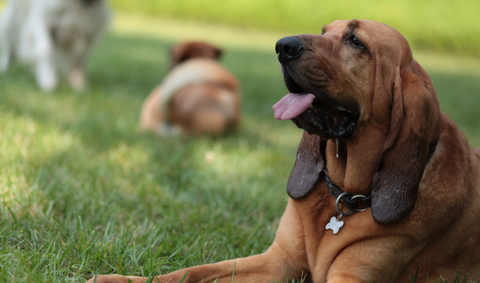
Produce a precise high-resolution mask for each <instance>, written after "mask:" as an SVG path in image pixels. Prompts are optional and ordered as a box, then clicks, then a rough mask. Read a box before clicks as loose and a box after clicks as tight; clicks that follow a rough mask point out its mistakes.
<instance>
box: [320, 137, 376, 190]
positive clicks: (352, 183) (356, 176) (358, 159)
mask: <svg viewBox="0 0 480 283" xmlns="http://www.w3.org/2000/svg"><path fill="white" fill-rule="evenodd" d="M362 143H363V141H361V140H350V141H341V140H339V141H338V146H337V141H336V140H332V139H331V140H328V142H327V147H326V150H325V158H326V166H327V168H328V172H329V176H330V179H331V180H332V182H333V183H334V184H335V185H337V186H338V187H340V188H342V189H343V190H344V191H348V192H350V193H353V194H368V193H370V192H371V186H372V180H373V177H374V175H375V171H376V169H377V168H376V164H378V160H379V158H380V156H372V155H369V154H371V152H370V153H368V152H359V150H358V149H361V148H368V147H366V146H362V145H361V144H362ZM372 152H375V150H374V151H372ZM377 152H378V151H377ZM368 159H373V160H368ZM372 164H375V166H372ZM369 167H371V168H369Z"/></svg>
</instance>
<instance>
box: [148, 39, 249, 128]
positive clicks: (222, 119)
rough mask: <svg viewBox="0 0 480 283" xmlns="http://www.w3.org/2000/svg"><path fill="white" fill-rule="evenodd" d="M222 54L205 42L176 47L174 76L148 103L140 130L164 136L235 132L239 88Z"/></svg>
mask: <svg viewBox="0 0 480 283" xmlns="http://www.w3.org/2000/svg"><path fill="white" fill-rule="evenodd" d="M221 53H222V51H221V50H220V49H219V48H217V47H214V46H211V45H209V44H206V43H203V42H186V43H182V44H180V45H177V46H175V47H174V48H173V49H172V52H171V57H172V62H171V65H170V67H171V72H170V73H169V74H168V75H167V77H166V78H165V79H164V81H163V83H162V84H161V85H160V86H158V87H157V88H155V89H154V90H153V91H152V93H151V94H150V96H149V97H147V99H146V100H145V102H144V104H143V108H142V112H141V115H140V126H141V127H142V128H143V129H147V130H150V131H152V132H155V133H158V134H161V135H164V136H169V135H176V134H180V133H183V134H185V135H202V134H208V135H212V136H217V135H220V134H223V133H225V132H230V131H233V130H234V129H235V128H236V127H237V124H238V122H239V119H240V95H239V84H238V82H237V80H236V79H235V77H234V76H233V75H232V74H231V73H230V72H229V71H227V70H226V69H225V68H223V67H222V66H221V65H220V64H219V63H218V62H217V59H218V57H219V56H220V55H221Z"/></svg>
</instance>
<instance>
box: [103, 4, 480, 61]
mask: <svg viewBox="0 0 480 283" xmlns="http://www.w3.org/2000/svg"><path fill="white" fill-rule="evenodd" d="M112 5H113V6H114V7H115V8H116V9H117V10H120V11H129V12H132V11H135V12H137V13H142V14H149V15H154V16H158V17H162V18H178V19H187V20H197V21H198V20H199V21H204V22H210V23H223V24H228V25H236V26H239V27H247V28H256V29H257V28H260V29H268V30H274V31H281V32H288V33H320V32H321V28H322V26H323V25H326V24H328V23H330V22H332V21H334V20H337V19H341V20H346V19H353V18H356V19H371V20H376V21H380V22H384V23H387V24H389V25H391V26H393V27H395V28H396V29H398V30H399V31H400V32H401V33H402V34H404V35H405V36H407V37H408V38H409V40H410V43H411V44H412V45H413V46H415V47H416V48H422V49H425V50H435V51H443V52H448V53H451V52H457V53H459V54H464V53H468V54H474V55H480V29H479V28H478V27H479V26H480V17H479V16H478V12H479V11H480V1H478V0H459V1H451V0H422V1H418V0H401V1H400V0H395V1H391V0H362V1H360V0H343V1H318V0H281V1H279V0H260V1H258V0H242V1H238V0H222V1H219V0H175V1H167V0H144V1H137V0H112Z"/></svg>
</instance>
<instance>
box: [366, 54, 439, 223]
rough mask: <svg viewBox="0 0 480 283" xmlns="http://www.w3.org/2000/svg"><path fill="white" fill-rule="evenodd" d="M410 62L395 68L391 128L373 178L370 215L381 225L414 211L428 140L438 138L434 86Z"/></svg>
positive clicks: (415, 63) (437, 111) (437, 110)
mask: <svg viewBox="0 0 480 283" xmlns="http://www.w3.org/2000/svg"><path fill="white" fill-rule="evenodd" d="M413 65H414V66H413V67H412V69H411V70H404V71H402V72H401V71H400V70H397V71H396V74H395V79H394V85H393V97H392V99H393V101H392V109H391V120H390V130H389V133H388V135H387V139H386V142H385V146H384V152H383V154H382V157H381V159H380V163H379V167H378V170H377V172H376V173H375V176H374V179H373V184H372V215H373V218H374V219H375V221H376V222H378V223H380V224H389V223H393V222H396V221H399V220H401V219H403V218H405V217H406V216H407V215H408V214H409V213H410V212H411V211H412V210H413V208H414V206H415V202H416V200H417V193H418V186H419V184H420V181H421V179H422V175H423V171H424V169H425V166H426V163H427V156H428V146H429V143H430V142H432V141H433V140H434V139H435V138H438V134H437V132H438V130H437V129H438V125H439V122H438V121H439V111H440V108H439V104H438V100H437V96H436V92H435V89H434V88H433V85H432V83H431V81H430V78H429V77H428V75H427V74H426V72H425V71H424V70H423V69H422V67H421V66H420V65H419V64H418V63H417V62H415V61H414V63H413ZM435 135H437V136H435Z"/></svg>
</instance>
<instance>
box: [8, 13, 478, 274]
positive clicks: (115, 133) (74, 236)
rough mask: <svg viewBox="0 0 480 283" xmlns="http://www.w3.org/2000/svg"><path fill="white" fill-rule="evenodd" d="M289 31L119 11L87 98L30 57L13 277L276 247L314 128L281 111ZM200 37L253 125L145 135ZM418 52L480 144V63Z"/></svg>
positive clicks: (20, 109)
mask: <svg viewBox="0 0 480 283" xmlns="http://www.w3.org/2000/svg"><path fill="white" fill-rule="evenodd" d="M281 36H283V34H275V33H273V34H271V33H261V32H256V33H250V32H245V31H244V30H238V29H229V28H227V27H217V26H211V25H208V24H188V23H187V24H185V23H181V22H175V21H170V20H153V19H148V18H140V17H132V16H125V15H122V14H119V15H117V21H116V22H115V23H114V25H113V27H112V32H111V33H110V34H108V35H107V36H106V37H105V40H104V41H102V42H101V43H100V44H99V46H98V48H97V49H96V52H94V54H93V57H92V58H91V64H90V68H89V75H90V87H89V88H88V89H87V91H85V92H84V93H82V94H77V93H73V92H72V91H71V90H70V89H69V88H68V87H67V86H66V85H62V86H61V87H60V89H59V90H57V91H55V92H53V93H44V92H41V91H39V90H38V88H37V87H36V86H35V84H34V79H33V76H32V74H31V73H30V71H29V69H28V68H27V67H24V66H21V65H16V66H15V67H14V68H13V69H12V70H11V71H10V72H9V73H7V74H5V75H1V76H0V85H1V89H0V137H1V140H0V156H1V158H0V200H1V202H0V282H12V281H15V282H67V281H71V280H74V281H80V282H83V281H84V280H85V279H88V278H90V277H91V276H92V275H93V274H95V273H120V274H137V275H144V276H149V275H152V274H161V273H165V272H169V271H172V270H176V269H179V268H183V267H187V266H191V265H197V264H203V263H210V262H216V261H220V260H224V259H231V258H235V257H243V256H248V255H253V254H257V253H260V252H263V251H264V250H265V249H266V248H267V247H268V246H269V245H270V243H271V242H272V240H273V237H274V233H275V231H276V228H277V225H278V222H279V218H280V216H281V215H282V213H283V210H284V208H285V205H286V201H287V194H286V191H285V188H286V182H287V178H288V175H289V173H290V170H291V168H292V165H293V162H294V158H295V154H296V147H297V145H298V142H299V140H300V137H301V131H300V130H298V129H296V128H295V127H294V126H293V124H292V123H289V122H282V121H276V120H275V119H274V118H273V114H272V111H271V106H272V105H273V104H274V103H275V102H276V101H277V100H278V99H279V98H280V97H281V96H283V95H284V94H285V93H286V90H285V87H284V85H283V82H282V80H281V77H280V70H279V65H278V63H277V61H276V56H275V54H274V52H273V46H274V43H275V40H276V39H278V38H279V37H281ZM192 37H196V38H199V37H202V38H206V39H207V40H209V41H211V42H213V43H216V44H219V45H221V46H223V47H224V48H225V56H224V57H223V60H222V61H223V63H224V64H225V65H226V66H227V67H228V68H229V69H230V70H232V72H233V73H234V74H236V75H237V76H238V78H239V79H240V81H241V83H242V93H243V101H242V106H243V121H242V125H241V128H240V130H239V131H238V132H237V133H236V134H234V135H232V136H229V137H225V138H220V139H209V138H199V139H191V140H184V139H162V138H160V137H156V136H154V135H151V134H148V133H141V132H140V131H139V129H138V127H137V121H138V114H139V111H140V107H141V104H142V101H143V99H144V98H145V97H146V96H147V95H148V93H149V91H150V90H151V89H152V88H153V87H154V86H155V85H156V84H157V83H159V82H160V81H161V78H162V77H163V76H164V75H165V73H166V70H167V50H168V48H169V47H170V46H171V45H172V44H173V43H174V42H176V41H178V40H181V39H185V38H192ZM415 54H418V56H417V59H418V60H419V61H420V63H422V64H423V65H424V66H425V67H426V69H427V71H428V72H429V73H430V74H431V76H432V79H433V81H434V84H435V85H436V86H437V89H438V93H439V97H440V100H441V104H442V109H443V110H444V111H445V112H446V113H448V114H449V115H450V116H451V117H452V118H453V119H454V120H455V122H456V123H457V124H458V125H459V126H460V127H461V128H462V129H463V130H464V131H465V133H466V135H467V136H468V137H469V139H470V140H471V142H472V144H474V145H476V146H479V145H480V131H479V130H478V129H479V128H480V127H479V125H480V113H479V111H478V105H480V68H478V66H480V61H479V59H478V58H473V57H470V58H468V57H467V58H463V57H452V56H446V55H435V54H421V53H420V54H419V53H415ZM212 156H213V160H212V159H211V158H212ZM207 157H208V158H207Z"/></svg>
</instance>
